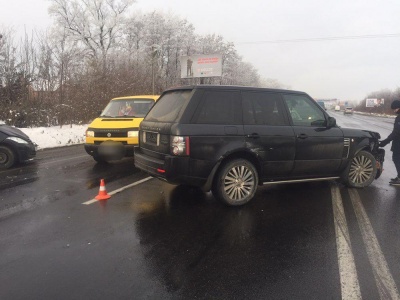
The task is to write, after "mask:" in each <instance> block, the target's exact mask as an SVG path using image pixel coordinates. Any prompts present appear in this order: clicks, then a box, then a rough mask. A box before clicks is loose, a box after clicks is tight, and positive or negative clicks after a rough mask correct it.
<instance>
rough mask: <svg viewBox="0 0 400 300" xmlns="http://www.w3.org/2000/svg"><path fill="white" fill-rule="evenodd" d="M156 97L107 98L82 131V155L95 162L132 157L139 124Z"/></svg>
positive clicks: (136, 143)
mask: <svg viewBox="0 0 400 300" xmlns="http://www.w3.org/2000/svg"><path fill="white" fill-rule="evenodd" d="M158 97H159V96H158V95H140V96H128V97H119V98H114V99H111V101H110V102H109V103H108V105H107V106H106V108H105V109H104V110H103V112H102V113H101V115H100V116H99V117H98V118H96V119H95V120H94V121H93V122H92V123H91V124H90V125H89V128H88V129H87V130H86V143H85V150H86V152H87V153H88V154H89V155H91V156H92V157H93V159H94V160H95V161H97V162H106V161H109V160H119V159H122V158H124V157H126V156H133V147H134V146H137V145H138V130H139V125H140V122H142V120H143V118H144V116H145V115H146V114H147V112H148V111H149V110H150V108H151V107H152V106H153V105H154V103H155V101H156V100H157V99H158Z"/></svg>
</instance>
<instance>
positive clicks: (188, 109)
mask: <svg viewBox="0 0 400 300" xmlns="http://www.w3.org/2000/svg"><path fill="white" fill-rule="evenodd" d="M379 139H380V135H379V133H376V132H371V131H366V130H359V129H347V128H340V127H338V126H337V125H336V120H335V119H334V118H333V117H330V116H329V115H328V114H327V112H326V111H325V110H324V109H323V108H322V107H321V106H319V105H318V104H317V103H316V102H315V101H314V100H313V99H312V98H311V97H310V96H308V95H307V94H306V93H304V92H298V91H290V90H278V89H262V88H251V87H239V86H209V85H199V86H188V87H181V88H174V89H170V90H167V91H165V92H164V93H163V94H162V95H161V97H160V99H159V100H158V101H157V103H156V104H155V105H154V106H153V108H152V109H151V110H150V112H149V113H148V114H147V116H146V117H145V119H144V120H143V122H142V123H141V125H140V128H139V147H137V148H135V166H136V167H137V168H139V169H141V170H143V171H145V172H147V173H149V174H150V175H152V176H154V177H157V178H159V179H162V180H165V181H167V182H169V183H172V184H185V185H190V186H197V187H201V188H203V190H204V191H209V190H212V192H213V194H214V195H215V196H216V197H217V198H219V199H221V200H222V201H223V202H225V203H227V204H229V205H241V204H244V203H246V202H248V201H250V200H251V199H252V198H253V196H254V194H255V192H256V189H257V186H258V185H263V184H271V183H274V184H275V183H288V182H300V181H316V180H332V179H341V180H342V181H343V182H344V183H345V184H346V185H348V186H350V187H365V186H368V185H369V184H371V182H372V181H373V180H374V179H375V178H378V177H379V176H380V174H381V172H382V168H383V160H384V150H383V149H380V148H379V146H378V140H379Z"/></svg>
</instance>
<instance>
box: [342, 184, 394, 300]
mask: <svg viewBox="0 0 400 300" xmlns="http://www.w3.org/2000/svg"><path fill="white" fill-rule="evenodd" d="M349 194H350V199H351V202H352V203H353V208H354V211H355V213H356V217H357V220H358V225H359V227H360V230H361V235H362V238H363V240H364V244H365V247H366V249H367V254H368V259H369V261H370V263H371V266H372V271H373V274H374V278H375V282H376V286H377V288H378V291H379V296H380V298H381V299H400V295H399V291H398V289H397V286H396V283H395V282H394V279H393V277H392V274H391V273H390V270H389V266H388V264H387V262H386V259H385V256H384V255H383V252H382V250H381V247H380V246H379V242H378V239H377V238H376V235H375V232H374V229H373V228H372V225H371V222H370V221H369V219H368V215H367V213H366V212H365V209H364V206H363V205H362V203H361V199H360V196H359V194H358V192H357V191H356V190H355V189H349Z"/></svg>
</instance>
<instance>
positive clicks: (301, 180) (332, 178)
mask: <svg viewBox="0 0 400 300" xmlns="http://www.w3.org/2000/svg"><path fill="white" fill-rule="evenodd" d="M339 178H340V177H322V178H310V179H294V180H282V181H266V182H263V185H266V184H281V183H296V182H309V181H326V180H334V179H339Z"/></svg>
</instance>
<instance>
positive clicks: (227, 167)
mask: <svg viewBox="0 0 400 300" xmlns="http://www.w3.org/2000/svg"><path fill="white" fill-rule="evenodd" d="M257 185H258V174H257V170H256V168H255V167H254V166H253V164H252V163H250V162H249V161H247V160H245V159H235V160H231V161H228V162H227V163H226V164H224V165H223V166H222V168H221V169H220V170H219V172H218V173H217V175H216V177H215V179H214V185H213V188H212V192H213V194H214V196H215V197H216V198H218V199H220V200H221V201H222V202H224V203H225V204H228V205H231V206H238V205H243V204H246V203H247V202H249V201H250V200H251V199H252V198H253V197H254V194H255V192H256V190H257Z"/></svg>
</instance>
